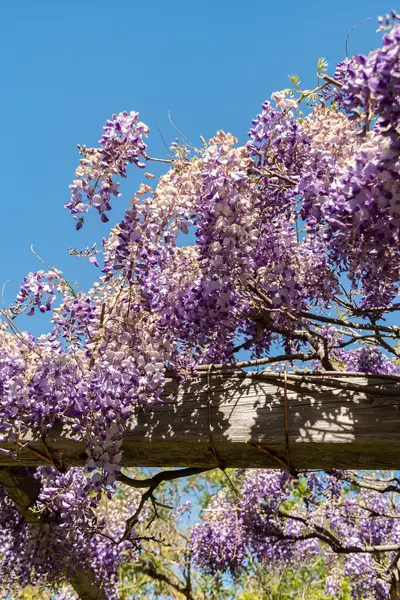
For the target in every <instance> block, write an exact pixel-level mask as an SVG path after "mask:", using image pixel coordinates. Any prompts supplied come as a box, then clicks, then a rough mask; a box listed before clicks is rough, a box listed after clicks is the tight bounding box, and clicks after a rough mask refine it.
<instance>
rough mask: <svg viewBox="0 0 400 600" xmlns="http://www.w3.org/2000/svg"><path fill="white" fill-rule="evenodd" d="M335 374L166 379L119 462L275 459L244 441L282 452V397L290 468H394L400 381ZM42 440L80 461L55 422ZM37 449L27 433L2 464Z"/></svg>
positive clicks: (55, 452) (269, 462) (267, 462)
mask: <svg viewBox="0 0 400 600" xmlns="http://www.w3.org/2000/svg"><path fill="white" fill-rule="evenodd" d="M339 381H340V383H341V385H342V389H334V388H332V387H328V386H326V385H320V384H318V383H317V382H316V383H315V384H313V383H307V384H306V385H305V384H303V383H301V382H299V381H292V380H288V381H287V382H286V384H285V383H284V382H283V379H282V380H280V381H276V380H274V379H273V378H272V377H268V376H265V377H263V376H261V375H258V376H254V375H249V374H246V373H242V374H235V375H230V376H228V375H226V376H221V375H218V376H217V375H213V376H212V377H209V376H208V374H203V375H201V376H199V377H198V378H197V379H196V380H193V381H191V382H186V383H179V382H178V381H176V380H170V381H169V382H168V384H167V385H166V387H165V392H164V398H163V400H164V401H163V403H160V404H157V405H155V406H153V407H151V408H146V409H143V410H140V411H138V413H137V422H136V423H135V424H133V425H132V426H131V427H130V428H129V430H128V431H127V433H126V435H125V438H124V443H123V460H122V464H123V466H126V467H129V466H143V467H144V466H152V467H166V466H176V467H178V466H182V467H187V466H192V467H212V466H218V465H217V463H218V461H219V462H220V465H221V466H222V465H223V466H226V467H241V468H250V467H263V468H276V467H280V466H282V463H279V461H277V460H276V459H275V458H273V457H272V456H271V455H270V454H268V453H264V452H262V451H261V450H260V449H257V448H255V447H254V446H252V445H251V444H248V443H246V442H252V443H254V444H259V445H261V446H263V447H264V448H267V449H268V450H270V451H272V452H273V453H275V454H276V455H277V456H278V458H281V459H283V460H286V456H287V448H286V432H285V405H286V406H287V416H288V440H289V450H290V459H291V465H292V466H293V467H294V468H296V469H306V468H310V469H332V468H335V469H340V468H349V469H398V468H399V467H400V383H399V382H398V381H397V382H396V381H391V380H390V379H387V380H377V379H373V378H366V377H365V378H364V377H352V378H343V377H342V378H340V380H339ZM347 384H348V385H349V387H350V388H354V387H355V386H356V387H357V386H368V393H364V392H362V391H357V390H355V389H344V388H345V387H346V385H347ZM373 386H376V388H373ZM285 388H286V393H285ZM371 389H374V390H376V392H375V391H374V392H371ZM285 395H286V400H285ZM46 442H47V446H48V450H49V452H50V454H51V456H52V457H53V458H54V459H55V460H56V461H57V463H58V464H61V465H63V466H73V465H75V466H78V465H83V464H84V463H85V460H86V453H85V448H84V444H83V443H81V442H76V441H74V440H71V439H70V438H68V436H66V435H63V434H62V432H60V431H56V430H54V431H53V432H52V433H51V435H49V436H48V437H47V438H46ZM1 446H2V447H3V448H8V449H10V448H12V446H11V445H10V444H4V443H2V444H1ZM214 450H215V451H216V452H214ZM35 452H39V453H41V454H43V455H44V456H47V450H46V448H45V447H44V446H43V444H41V443H38V442H35V443H33V442H32V443H31V444H30V445H29V447H27V448H24V449H23V450H18V455H17V458H16V459H13V458H9V457H7V456H5V455H3V453H0V465H8V466H21V465H26V466H35V465H39V464H46V460H42V459H41V458H40V457H39V456H38V454H37V453H35ZM217 457H218V458H217ZM47 464H48V463H47Z"/></svg>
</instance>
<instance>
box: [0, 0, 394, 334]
mask: <svg viewBox="0 0 400 600" xmlns="http://www.w3.org/2000/svg"><path fill="white" fill-rule="evenodd" d="M391 8H396V7H395V6H393V4H392V3H391V4H387V3H386V2H385V1H380V2H378V1H373V0H337V1H336V2H335V3H328V2H318V1H317V0H309V1H308V2H307V3H305V2H299V0H297V1H293V0H287V1H286V2H285V3H282V2H274V1H271V0H270V1H268V0H264V1H262V0H253V2H244V1H243V0H241V1H239V0H231V1H230V2H228V1H226V0H214V1H212V2H211V1H208V0H206V1H203V2H193V1H190V0H189V1H188V0H186V1H183V0H182V1H176V0H170V1H168V2H166V1H162V0H157V1H155V0H153V1H152V0H148V1H147V2H137V1H134V0H130V1H127V0H119V1H118V2H110V1H106V0H97V1H96V2H95V1H92V0H80V1H78V0H68V1H67V0H57V1H54V0H52V1H50V0H48V1H43V0H35V1H34V2H32V0H13V1H9V2H2V3H1V7H0V30H1V31H0V57H1V58H0V64H1V69H0V77H1V89H2V94H1V96H0V107H1V115H2V125H1V129H2V143H1V147H0V176H1V181H2V196H3V198H2V210H1V236H0V256H1V261H0V283H3V282H4V281H6V280H8V279H19V280H21V279H22V278H23V276H24V274H26V273H27V272H28V271H31V270H36V269H38V268H41V265H40V264H39V263H38V262H37V259H36V258H35V257H34V256H33V255H32V253H31V252H30V245H31V244H33V246H34V248H35V249H36V250H37V251H38V252H39V254H41V255H42V256H43V257H44V258H45V259H46V260H47V261H48V262H50V263H51V264H52V265H54V266H57V267H58V268H60V269H62V270H63V272H64V273H65V275H66V277H67V278H68V279H69V280H70V281H71V282H72V283H74V282H78V283H79V284H80V286H81V287H82V288H87V287H88V286H89V285H90V283H91V281H92V280H94V279H95V277H96V276H97V274H98V273H97V272H96V269H95V267H93V266H91V265H88V264H87V263H86V262H85V263H84V262H83V261H81V260H78V259H76V258H73V257H69V256H68V253H67V250H66V249H67V248H68V247H77V248H83V247H85V246H86V245H89V244H91V243H92V242H93V241H95V240H96V239H97V240H99V239H100V238H101V236H102V235H106V234H107V225H103V224H101V223H100V222H99V221H98V219H92V220H91V221H89V223H88V224H87V225H85V227H84V228H83V230H82V231H80V232H75V228H74V222H73V220H72V218H71V217H70V216H69V214H68V213H67V211H66V210H65V209H64V208H63V205H64V203H65V202H66V201H68V196H69V190H68V185H69V183H70V182H71V180H72V179H73V175H74V169H75V167H76V165H77V163H78V160H79V157H78V152H77V149H76V144H77V143H80V144H86V145H87V146H90V145H95V144H96V142H97V140H98V138H99V137H100V134H101V128H102V125H103V123H104V121H105V119H107V118H108V117H109V116H110V115H111V114H112V113H113V112H119V111H121V110H124V109H126V110H138V111H139V113H140V117H141V119H142V120H143V121H144V122H145V123H146V124H147V125H148V126H149V127H150V128H151V130H152V132H151V134H150V138H149V154H151V155H153V156H164V155H165V153H166V149H165V147H164V145H163V142H162V139H161V135H160V133H159V131H158V129H159V130H160V131H161V132H162V135H163V137H164V138H165V140H166V141H167V144H168V143H169V142H170V141H172V140H173V138H174V136H175V132H174V130H173V129H172V128H171V126H170V124H169V122H168V111H171V115H172V118H173V120H174V122H175V123H176V125H177V126H178V127H179V128H180V129H181V130H182V131H183V132H184V133H185V134H186V136H187V137H189V138H190V139H192V140H194V141H195V142H196V143H197V142H198V140H199V136H200V135H203V136H204V137H205V138H209V137H211V136H212V135H213V134H214V133H215V131H217V130H218V129H224V130H225V131H231V132H232V133H234V134H235V135H237V136H238V138H239V141H241V142H245V141H246V133H247V131H248V129H249V126H250V123H251V119H252V118H254V116H255V115H256V114H257V112H258V111H259V109H260V105H261V103H262V102H263V101H264V100H265V99H266V98H268V97H269V96H270V95H271V93H272V92H273V91H275V90H279V89H282V88H284V87H288V79H287V76H288V74H290V73H298V74H299V75H300V79H301V81H302V84H303V86H304V87H311V86H314V85H315V83H316V81H315V72H316V62H317V59H318V57H319V56H324V57H325V58H326V59H327V60H328V62H329V64H330V73H333V71H334V66H335V64H336V63H337V62H338V61H339V60H341V59H343V58H344V48H345V38H346V34H347V32H348V31H349V29H350V28H351V27H352V26H353V25H355V24H356V23H358V22H359V21H361V20H363V19H365V18H367V17H372V19H371V20H370V21H368V22H367V23H365V24H363V25H362V26H360V27H359V28H357V29H356V30H355V31H354V32H353V33H352V35H351V38H350V41H349V52H350V54H352V53H365V52H368V51H369V50H371V49H373V48H375V47H376V46H377V45H378V44H379V39H380V37H379V36H378V35H376V34H375V30H376V28H377V22H376V17H377V16H378V15H379V14H383V13H385V12H388V11H389V10H390V9H391ZM397 8H398V7H397ZM152 171H153V172H154V169H152ZM130 173H131V177H130V178H129V180H128V181H127V182H126V183H125V185H124V186H123V191H124V192H125V194H124V196H123V197H122V198H120V199H116V200H115V202H114V209H113V211H112V214H111V219H112V221H111V223H112V224H113V223H115V222H117V221H118V220H119V219H120V218H121V215H122V213H123V210H124V208H125V207H126V206H127V204H128V198H129V196H130V195H131V194H132V193H133V192H134V191H135V189H136V186H137V184H138V182H139V180H140V179H139V176H140V175H141V174H142V173H141V172H139V171H138V170H137V169H135V167H131V170H130ZM12 285H13V286H14V287H13V288H12V287H11V286H10V287H9V291H8V294H7V298H8V299H9V300H10V299H11V298H12V297H13V295H14V291H16V288H17V287H18V286H17V284H12ZM26 319H27V318H26ZM26 319H24V321H23V323H24V326H25V327H26V326H27V321H26ZM29 324H30V321H29ZM42 327H43V328H46V325H45V323H44V321H43V320H41V321H40V320H39V321H35V323H32V328H31V329H32V330H33V331H34V332H35V333H39V331H40V328H42Z"/></svg>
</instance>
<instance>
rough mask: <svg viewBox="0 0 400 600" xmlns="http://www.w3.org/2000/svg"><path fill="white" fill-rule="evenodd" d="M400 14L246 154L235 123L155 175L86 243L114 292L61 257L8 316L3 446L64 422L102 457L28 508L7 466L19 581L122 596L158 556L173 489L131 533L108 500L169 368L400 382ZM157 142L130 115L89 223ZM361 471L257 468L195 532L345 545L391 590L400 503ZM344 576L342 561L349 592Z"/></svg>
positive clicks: (216, 545) (55, 477) (356, 566)
mask: <svg viewBox="0 0 400 600" xmlns="http://www.w3.org/2000/svg"><path fill="white" fill-rule="evenodd" d="M398 21H399V16H398V15H397V14H396V13H395V12H393V14H392V15H391V18H389V19H387V22H388V23H389V22H390V26H389V25H388V31H386V32H385V33H384V35H383V45H382V47H381V48H378V49H377V50H375V51H374V52H372V53H370V54H369V55H368V56H355V57H353V58H351V59H350V60H346V61H344V62H343V63H340V64H339V65H338V67H337V69H336V72H335V73H334V76H333V77H330V76H329V75H328V74H327V72H326V70H327V65H326V63H325V62H324V61H320V62H319V65H318V76H319V85H318V86H317V87H316V88H315V89H314V90H301V89H300V86H299V83H298V82H297V81H294V87H293V88H291V89H288V90H284V91H282V92H276V93H275V94H273V95H272V98H271V100H270V101H266V102H264V104H263V105H262V110H261V113H260V114H259V115H257V117H256V118H255V119H254V120H253V122H252V126H251V129H250V132H249V141H248V143H247V144H246V145H245V146H243V147H238V146H237V139H236V138H235V137H234V136H233V135H231V134H229V133H228V134H227V133H224V132H223V131H218V132H217V133H216V135H215V136H214V137H213V138H212V139H210V140H209V142H208V143H204V144H203V145H202V147H200V148H198V149H189V148H188V147H186V146H185V144H182V145H179V144H177V143H174V144H173V145H172V146H171V155H170V157H169V158H168V159H163V160H162V162H163V163H166V164H168V170H167V171H166V172H165V173H164V174H163V175H162V176H161V177H160V178H159V179H158V180H157V179H155V178H154V176H153V175H152V174H151V173H149V172H147V171H146V173H145V182H144V183H142V184H141V185H140V187H139V189H138V190H137V192H136V193H135V194H134V196H133V197H132V199H131V202H130V206H129V208H128V209H127V210H126V213H125V216H124V218H123V219H122V220H121V222H120V223H119V224H118V225H117V226H116V227H114V228H112V229H111V231H110V232H109V235H108V236H107V237H105V238H104V239H103V241H102V244H101V246H100V245H99V246H97V245H96V244H94V245H93V246H91V248H90V249H89V248H86V250H82V251H79V250H74V249H70V253H71V254H74V255H76V256H80V257H82V256H86V257H88V258H89V260H90V262H92V263H93V264H94V265H96V266H98V268H99V269H100V270H101V275H100V276H99V278H98V280H97V281H96V282H95V283H94V284H93V287H92V289H90V290H89V291H87V292H84V291H80V290H77V289H75V288H73V287H72V286H71V285H70V284H69V283H68V281H66V280H65V278H64V277H63V275H62V273H61V272H60V271H59V270H57V269H55V268H52V267H51V266H49V265H47V266H46V270H38V271H36V272H33V273H29V274H28V275H27V276H26V277H25V279H24V281H23V283H22V285H21V288H20V290H19V292H18V295H17V297H16V300H15V302H14V304H13V305H12V306H11V307H10V308H9V309H8V310H5V309H4V310H2V317H3V321H2V324H1V326H0V436H1V443H2V444H3V446H4V447H3V449H2V452H5V453H6V454H7V455H8V456H9V458H10V460H11V459H12V458H13V456H15V454H16V453H18V452H20V451H21V449H24V448H25V449H26V448H27V447H28V444H29V440H31V439H34V440H43V441H44V442H45V439H46V435H48V433H49V432H50V431H51V430H52V429H53V428H55V427H57V428H59V429H61V430H62V431H64V432H66V433H68V435H69V436H71V437H72V439H74V440H76V441H78V442H80V443H83V444H84V447H85V449H86V455H87V461H86V466H85V469H84V470H83V471H82V470H79V469H74V468H70V469H66V468H64V467H63V465H62V464H61V463H60V462H58V459H56V458H54V457H51V456H50V455H49V456H48V457H47V458H48V462H49V466H46V467H40V468H38V469H36V471H35V472H34V473H29V472H28V471H27V472H26V473H25V476H26V477H30V478H31V481H36V484H34V485H36V486H37V494H36V497H35V498H34V502H33V505H32V506H31V505H29V507H28V508H29V510H28V508H26V510H25V513H26V514H22V513H21V511H18V510H17V509H16V507H15V504H14V503H13V500H12V499H10V497H9V495H8V493H7V485H6V484H5V483H4V481H5V480H4V481H3V482H2V480H1V472H0V484H2V485H3V487H0V505H1V512H0V518H1V520H2V531H1V532H0V573H1V574H2V576H3V578H4V577H7V580H8V581H9V585H10V589H11V588H12V586H13V585H15V584H18V585H21V586H25V585H28V584H32V583H33V584H35V583H38V582H42V583H44V584H46V585H55V586H57V585H59V584H60V582H61V581H62V580H63V578H70V579H71V581H74V573H75V575H76V569H77V567H76V565H78V564H79V565H80V567H81V568H83V567H85V568H88V569H91V570H92V571H93V572H94V573H95V575H94V582H95V583H96V584H97V585H100V584H101V590H102V591H101V593H102V594H103V595H104V598H114V597H116V596H115V594H116V592H115V590H116V585H117V572H118V566H119V565H120V564H121V562H122V561H123V560H124V557H126V556H127V555H129V554H130V555H132V553H133V554H134V553H135V552H137V551H138V544H139V541H138V540H136V538H135V525H136V524H137V523H138V522H139V519H140V518H142V517H140V511H141V509H142V507H143V505H144V501H143V498H145V500H149V501H153V503H154V502H156V501H155V499H154V497H153V496H152V491H153V489H154V486H152V485H149V489H150V490H151V491H150V492H148V494H147V496H142V497H140V496H139V495H136V496H135V497H134V499H133V500H134V502H133V500H132V502H133V504H132V508H131V513H133V515H134V518H133V520H131V521H130V526H127V525H124V526H122V525H121V524H120V525H118V526H117V527H116V528H114V530H113V531H110V523H109V521H108V522H107V519H105V518H103V517H102V511H101V506H102V502H103V501H104V498H108V501H109V502H113V501H114V499H115V497H116V495H115V490H116V489H117V482H118V481H122V482H123V483H127V481H124V476H123V475H122V474H121V459H122V450H121V446H122V440H123V435H124V431H125V430H126V427H127V426H129V425H130V424H131V423H132V422H134V420H135V418H136V414H137V409H138V408H139V407H141V406H151V405H153V404H154V403H158V402H161V401H162V400H161V394H162V391H163V387H164V384H165V379H166V374H167V373H168V374H171V373H172V374H173V375H174V376H176V377H180V378H190V377H193V376H195V374H196V372H197V371H202V370H203V371H204V370H207V369H208V370H209V369H210V367H211V366H213V368H214V370H215V371H218V369H219V368H220V367H223V366H224V365H233V366H236V367H237V368H244V367H252V366H257V367H259V366H260V365H262V364H265V365H268V364H270V363H274V364H276V365H278V367H279V368H283V367H284V368H285V369H287V370H290V369H293V368H294V367H295V368H296V370H297V371H298V370H299V369H304V370H306V371H307V372H313V370H316V371H322V372H324V371H327V372H329V373H331V372H338V371H342V372H347V371H349V372H356V373H361V374H362V373H364V374H376V375H390V376H393V377H395V376H400V371H399V367H398V362H399V359H400V349H399V339H400V325H399V324H397V325H396V319H393V316H395V315H396V314H398V313H397V312H396V311H398V310H399V309H400V301H399V289H400V288H399V285H400V260H399V258H400V256H399V254H400V187H399V186H400V184H399V178H400V159H399V150H400V25H398V24H397V23H398ZM148 134H149V128H148V127H147V125H145V124H144V123H142V122H140V121H139V115H138V113H136V112H130V113H128V112H122V113H120V114H118V115H113V116H112V118H111V119H110V120H108V121H107V122H106V124H105V126H104V128H103V134H102V136H101V138H100V140H99V147H97V148H87V147H86V146H79V151H80V154H81V159H80V163H79V166H78V168H77V170H76V178H75V180H74V181H73V183H72V184H71V186H70V188H71V196H70V201H69V202H68V203H67V204H66V205H65V206H66V208H67V209H68V210H69V211H70V213H71V214H72V215H73V218H74V220H75V221H76V228H77V229H82V227H83V225H84V222H85V218H86V215H87V213H88V212H89V211H90V210H92V209H95V211H97V212H98V214H99V216H100V219H101V221H102V222H103V223H106V222H107V221H108V220H109V219H108V216H107V213H108V212H109V211H110V210H111V209H112V203H113V202H115V201H116V200H115V198H118V197H119V196H120V193H119V185H120V178H125V177H127V167H128V165H129V164H134V165H136V166H137V167H139V168H140V169H144V168H145V167H146V166H147V163H148V162H149V161H151V160H156V159H153V158H151V157H150V156H149V155H148V153H147V145H146V143H145V141H144V138H146V137H147V136H148ZM185 236H187V237H186V239H187V241H188V243H186V244H185V243H184V244H182V243H181V242H182V240H184V239H185ZM57 299H58V300H59V304H58V305H57V306H56V304H55V303H56V301H57ZM37 310H38V311H39V312H49V313H51V323H52V331H51V332H50V333H49V334H47V335H43V336H40V337H37V338H34V337H33V336H31V335H30V334H28V333H24V332H21V331H20V330H19V329H18V326H17V323H18V316H19V315H20V314H21V313H23V312H26V313H27V314H28V315H29V316H32V315H33V314H34V313H35V311H37ZM397 323H398V321H397ZM276 348H280V349H281V351H280V352H279V353H277V352H276ZM241 351H246V352H247V354H246V358H245V359H243V355H242V354H240V352H241ZM282 353H283V354H282ZM300 363H302V365H301V366H299V364H300ZM349 478H350V479H351V478H352V475H351V474H348V473H335V474H329V475H316V474H313V473H311V474H310V473H308V474H307V473H304V474H301V475H298V476H297V478H296V477H294V475H293V474H289V473H288V472H282V473H270V472H255V471H249V472H248V473H247V474H246V475H245V476H244V478H243V480H242V481H241V483H240V485H241V487H240V494H239V496H240V497H239V498H237V497H235V498H233V497H230V496H229V495H226V494H220V495H219V496H217V497H216V498H215V499H214V500H213V501H212V503H211V505H210V507H209V512H208V516H206V517H205V519H204V521H203V523H202V524H200V525H198V526H196V527H195V528H194V530H193V534H192V544H193V552H194V555H195V559H196V561H197V564H198V565H199V566H200V567H201V568H203V569H205V570H208V571H209V572H211V573H221V572H223V571H226V570H230V571H231V572H232V573H236V572H238V571H240V569H243V568H244V567H245V565H246V560H247V559H246V557H247V556H248V554H249V553H251V555H252V556H253V557H256V558H257V560H259V561H261V562H265V563H268V562H273V561H275V562H282V561H283V562H284V561H300V560H308V557H312V556H313V555H315V553H319V552H325V553H326V560H327V562H328V563H329V564H332V565H333V564H335V560H338V559H337V556H341V555H344V554H347V555H348V560H347V561H346V564H345V567H344V573H345V575H347V576H349V577H351V580H352V589H353V595H354V598H367V597H371V598H377V599H383V598H387V597H388V596H387V594H388V590H390V589H391V586H393V581H394V579H393V578H395V571H394V569H393V565H395V566H396V568H397V567H398V562H399V559H398V556H397V554H396V552H399V550H400V531H399V525H398V523H399V521H398V520H396V519H398V517H399V514H400V513H399V514H398V513H397V512H396V511H397V504H396V503H393V502H389V500H387V499H386V497H385V496H384V494H383V492H382V489H376V490H367V489H361V491H359V492H358V493H357V494H354V495H353V496H351V495H350V496H349V495H348V494H347V495H346V491H348V488H346V485H347V484H346V482H348V480H349ZM302 482H303V483H302ZM301 483H302V485H303V487H304V489H303V492H302V494H298V489H299V486H300V484H301ZM353 483H354V482H353ZM32 485H33V484H32ZM128 485H129V483H128ZM133 487H135V486H134V485H133ZM138 487H143V486H141V485H138ZM384 491H385V490H384ZM396 491H398V490H396ZM381 492H382V493H381ZM296 494H297V496H296ZM293 497H297V498H298V499H299V502H298V504H297V505H296V507H295V509H293V506H292V507H291V508H290V505H291V500H292V499H293ZM135 503H136V504H135ZM27 506H28V505H27ZM154 506H155V504H154ZM138 507H139V508H138ZM27 511H28V512H27ZM29 511H30V512H29ZM135 511H136V512H135ZM393 511H395V513H396V514H395V515H393V514H392V513H393ZM27 514H28V515H31V517H29V518H31V522H29V520H28V521H27V520H26V515H27ZM124 527H125V529H124ZM385 548H386V549H385ZM396 548H397V551H396ZM67 557H68V560H67ZM377 557H378V558H377ZM382 557H383V558H382ZM385 561H386V562H385ZM383 564H384V566H382V565H383ZM385 569H386V570H385ZM334 572H335V569H332V573H334ZM341 573H343V570H342V571H341ZM76 585H77V584H76ZM338 586H339V583H338V579H337V578H336V579H335V577H334V576H333V575H332V577H330V579H329V581H328V583H327V589H326V594H327V596H329V595H330V596H332V597H336V596H335V594H337V590H338V589H339V588H338ZM78 588H79V586H78V587H76V586H75V589H76V590H77V591H78V593H80V592H79V589H78ZM367 594H370V596H368V595H367ZM371 594H372V595H371Z"/></svg>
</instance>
